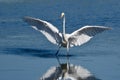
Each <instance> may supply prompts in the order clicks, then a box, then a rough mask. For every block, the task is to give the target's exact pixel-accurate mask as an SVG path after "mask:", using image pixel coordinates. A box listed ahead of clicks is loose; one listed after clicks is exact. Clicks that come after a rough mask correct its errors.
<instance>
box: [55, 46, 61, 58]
mask: <svg viewBox="0 0 120 80" xmlns="http://www.w3.org/2000/svg"><path fill="white" fill-rule="evenodd" d="M60 48H61V46H59V48H58V50H57V52H56V54H55V55H56V56H57V55H58V53H59V51H60Z"/></svg>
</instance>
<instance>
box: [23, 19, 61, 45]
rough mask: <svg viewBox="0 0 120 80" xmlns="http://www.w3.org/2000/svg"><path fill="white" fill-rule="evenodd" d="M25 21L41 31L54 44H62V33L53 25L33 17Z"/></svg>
mask: <svg viewBox="0 0 120 80" xmlns="http://www.w3.org/2000/svg"><path fill="white" fill-rule="evenodd" d="M24 21H25V22H27V23H28V24H30V25H32V28H34V29H35V30H37V31H40V32H41V33H42V34H43V35H45V37H46V38H47V39H48V40H49V41H50V42H52V43H53V44H57V45H58V44H59V43H60V42H61V40H62V38H61V33H60V32H59V30H58V29H57V28H56V27H55V26H53V25H52V24H51V23H49V22H47V21H44V20H41V19H36V18H32V17H25V18H24Z"/></svg>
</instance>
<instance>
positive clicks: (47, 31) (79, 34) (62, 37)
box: [24, 12, 110, 55]
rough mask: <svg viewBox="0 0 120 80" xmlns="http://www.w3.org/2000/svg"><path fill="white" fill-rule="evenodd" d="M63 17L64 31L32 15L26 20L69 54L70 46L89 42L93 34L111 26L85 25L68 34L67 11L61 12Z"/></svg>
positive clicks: (25, 18) (25, 19)
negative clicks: (66, 27) (64, 48)
mask: <svg viewBox="0 0 120 80" xmlns="http://www.w3.org/2000/svg"><path fill="white" fill-rule="evenodd" d="M61 18H62V19H63V32H62V33H61V32H59V30H58V29H57V28H56V27H55V26H54V25H52V24H51V23H49V22H47V21H44V20H41V19H37V18H32V17H24V21H25V22H27V23H28V24H30V25H32V28H34V29H35V30H37V31H40V32H41V33H43V35H45V37H46V38H47V39H48V40H49V41H50V42H52V43H53V44H56V45H58V46H59V49H58V50H57V52H56V55H58V52H59V50H60V48H61V47H66V48H67V55H68V52H69V48H70V47H73V46H80V45H82V44H84V43H86V42H88V41H89V40H90V39H91V38H93V36H95V35H96V34H98V33H101V32H103V31H105V30H109V29H110V28H108V27H104V26H84V27H82V28H80V29H78V30H76V31H74V32H73V33H71V34H66V32H65V13H63V12H62V13H61Z"/></svg>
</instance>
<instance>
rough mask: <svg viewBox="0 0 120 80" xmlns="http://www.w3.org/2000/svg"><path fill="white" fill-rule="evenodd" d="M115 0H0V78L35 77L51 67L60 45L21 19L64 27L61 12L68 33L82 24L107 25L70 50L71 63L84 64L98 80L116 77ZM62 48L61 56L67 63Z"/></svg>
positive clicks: (118, 27) (119, 17)
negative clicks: (82, 43)
mask: <svg viewBox="0 0 120 80" xmlns="http://www.w3.org/2000/svg"><path fill="white" fill-rule="evenodd" d="M119 9H120V3H119V0H53V1H51V0H0V80H39V78H40V77H41V76H42V75H43V74H44V73H45V72H46V71H47V70H48V69H49V68H50V67H51V66H57V65H58V62H57V60H56V57H55V56H54V54H55V52H56V51H57V49H58V47H57V46H56V45H53V44H51V43H50V42H48V40H47V39H46V38H45V37H44V36H43V35H42V34H41V33H39V32H37V31H35V30H33V29H32V28H31V27H30V26H29V25H28V24H26V23H25V22H24V21H23V20H22V18H23V17H24V16H31V17H36V18H40V19H43V20H47V21H48V22H50V23H52V24H53V25H55V26H57V28H58V29H59V30H60V31H61V32H62V20H61V19H60V14H61V12H65V16H66V32H67V33H71V32H73V31H75V30H77V29H79V28H81V27H82V26H85V25H99V26H107V27H111V28H112V30H109V31H106V32H103V33H101V34H98V35H97V36H95V37H94V38H93V39H92V40H91V41H90V42H88V43H87V44H85V45H82V46H80V47H74V48H71V49H70V55H72V56H71V57H70V62H71V63H72V64H75V65H81V66H83V67H85V68H87V69H88V70H89V71H90V72H91V73H93V74H94V75H95V76H96V77H97V78H99V79H101V80H119V79H120V10H119ZM65 55H66V49H61V51H60V59H61V61H62V62H63V63H64V62H66V58H65Z"/></svg>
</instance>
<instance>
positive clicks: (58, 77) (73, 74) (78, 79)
mask: <svg viewBox="0 0 120 80" xmlns="http://www.w3.org/2000/svg"><path fill="white" fill-rule="evenodd" d="M58 61H59V60H58ZM59 64H60V65H59V66H57V67H56V66H54V67H51V68H50V69H49V70H48V71H47V72H46V73H45V74H44V75H43V76H42V77H41V78H40V80H100V79H97V78H96V77H94V76H93V74H91V73H90V72H89V71H88V70H87V69H85V68H83V67H82V66H77V65H73V64H68V63H62V64H61V63H60V62H59Z"/></svg>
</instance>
